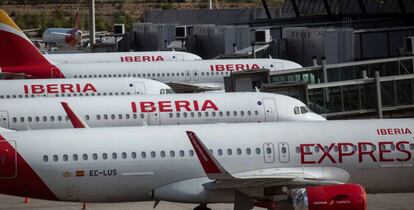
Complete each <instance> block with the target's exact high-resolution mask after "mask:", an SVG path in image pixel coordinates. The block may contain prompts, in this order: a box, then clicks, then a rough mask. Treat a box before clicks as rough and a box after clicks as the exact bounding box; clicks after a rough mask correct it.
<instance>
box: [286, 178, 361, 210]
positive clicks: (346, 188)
mask: <svg viewBox="0 0 414 210" xmlns="http://www.w3.org/2000/svg"><path fill="white" fill-rule="evenodd" d="M366 201H367V199H366V193H365V189H364V188H363V187H362V186H361V185H358V184H342V185H331V186H318V187H308V188H300V189H294V190H292V202H293V207H294V209H295V210H322V209H323V210H366V209H367V202H366Z"/></svg>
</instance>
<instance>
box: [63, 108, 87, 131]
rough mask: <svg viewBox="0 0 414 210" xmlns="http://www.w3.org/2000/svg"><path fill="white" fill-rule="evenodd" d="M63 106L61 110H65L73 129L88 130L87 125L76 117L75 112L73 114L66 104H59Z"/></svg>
mask: <svg viewBox="0 0 414 210" xmlns="http://www.w3.org/2000/svg"><path fill="white" fill-rule="evenodd" d="M60 103H61V104H62V106H63V109H64V110H65V112H66V114H67V115H68V117H69V120H70V122H71V123H72V125H73V127H74V128H89V126H88V124H86V122H85V121H84V120H83V119H82V118H81V117H80V116H79V115H78V114H76V112H74V111H73V110H72V109H71V108H70V106H69V104H68V103H66V102H60Z"/></svg>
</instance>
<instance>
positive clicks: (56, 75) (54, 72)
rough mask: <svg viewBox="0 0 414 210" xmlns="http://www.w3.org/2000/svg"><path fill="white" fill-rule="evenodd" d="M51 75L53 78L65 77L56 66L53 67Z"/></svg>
mask: <svg viewBox="0 0 414 210" xmlns="http://www.w3.org/2000/svg"><path fill="white" fill-rule="evenodd" d="M50 74H51V77H52V78H63V75H62V74H61V72H60V70H59V69H58V68H56V67H55V66H53V67H52V68H51V69H50Z"/></svg>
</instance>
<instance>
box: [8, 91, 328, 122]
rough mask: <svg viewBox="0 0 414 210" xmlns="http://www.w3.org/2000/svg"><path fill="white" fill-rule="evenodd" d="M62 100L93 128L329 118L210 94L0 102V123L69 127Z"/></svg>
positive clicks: (281, 101)
mask: <svg viewBox="0 0 414 210" xmlns="http://www.w3.org/2000/svg"><path fill="white" fill-rule="evenodd" d="M61 102H67V103H68V104H69V105H70V106H71V107H72V109H74V111H75V112H76V113H78V115H79V116H80V117H82V118H83V119H84V120H85V122H86V123H87V124H88V125H89V126H90V127H109V126H141V125H151V126H152V125H176V124H205V123H242V122H275V121H313V120H325V119H324V118H323V117H321V116H319V115H317V114H315V113H312V112H309V110H308V109H307V107H306V105H305V104H303V103H302V102H301V101H299V100H297V99H294V98H291V97H288V96H284V95H279V94H270V93H209V94H167V95H141V96H139V97H137V96H113V97H109V96H108V97H70V98H69V97H66V98H61V97H59V98H56V97H55V98H47V99H42V98H34V99H10V100H0V127H3V128H9V129H13V130H26V129H29V128H30V129H49V128H71V127H72V124H71V123H70V121H69V118H68V117H67V114H66V113H65V111H64V109H63V108H62V105H61ZM28 106H29V107H30V108H28Z"/></svg>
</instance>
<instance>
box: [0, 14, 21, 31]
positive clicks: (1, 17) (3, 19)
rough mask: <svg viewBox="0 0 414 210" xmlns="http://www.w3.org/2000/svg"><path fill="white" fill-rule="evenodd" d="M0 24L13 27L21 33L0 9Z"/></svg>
mask: <svg viewBox="0 0 414 210" xmlns="http://www.w3.org/2000/svg"><path fill="white" fill-rule="evenodd" d="M0 23H3V24H6V25H8V26H10V27H13V28H15V29H16V30H17V31H19V32H21V31H22V30H20V28H19V26H17V25H16V23H14V21H13V20H12V19H11V18H10V17H9V15H7V13H6V12H5V11H4V10H2V9H0Z"/></svg>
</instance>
